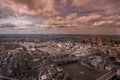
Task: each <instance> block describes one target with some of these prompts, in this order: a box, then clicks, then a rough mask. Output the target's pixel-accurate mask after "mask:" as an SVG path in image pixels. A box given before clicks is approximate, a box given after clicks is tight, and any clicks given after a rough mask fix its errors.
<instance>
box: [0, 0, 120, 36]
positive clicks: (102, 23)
mask: <svg viewBox="0 0 120 80" xmlns="http://www.w3.org/2000/svg"><path fill="white" fill-rule="evenodd" d="M50 33H51V34H115V35H116V34H117V35H120V0H0V34H50Z"/></svg>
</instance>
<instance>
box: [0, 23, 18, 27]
mask: <svg viewBox="0 0 120 80" xmlns="http://www.w3.org/2000/svg"><path fill="white" fill-rule="evenodd" d="M14 27H16V26H15V25H14V24H11V23H5V24H0V28H14Z"/></svg>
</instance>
